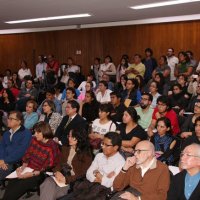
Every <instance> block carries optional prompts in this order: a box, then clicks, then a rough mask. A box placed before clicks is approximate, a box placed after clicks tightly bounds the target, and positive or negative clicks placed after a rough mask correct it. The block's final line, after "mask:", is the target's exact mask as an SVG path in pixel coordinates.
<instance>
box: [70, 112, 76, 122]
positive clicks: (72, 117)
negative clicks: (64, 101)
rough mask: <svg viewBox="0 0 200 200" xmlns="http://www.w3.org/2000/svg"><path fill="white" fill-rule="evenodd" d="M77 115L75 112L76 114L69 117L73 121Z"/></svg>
mask: <svg viewBox="0 0 200 200" xmlns="http://www.w3.org/2000/svg"><path fill="white" fill-rule="evenodd" d="M76 115H77V113H76V114H75V115H73V116H71V117H70V116H69V118H70V119H71V121H72V120H73V119H74V117H76Z"/></svg>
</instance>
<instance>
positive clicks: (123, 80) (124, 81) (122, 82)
mask: <svg viewBox="0 0 200 200" xmlns="http://www.w3.org/2000/svg"><path fill="white" fill-rule="evenodd" d="M120 82H121V84H122V85H126V79H125V78H124V77H123V76H122V77H121V80H120Z"/></svg>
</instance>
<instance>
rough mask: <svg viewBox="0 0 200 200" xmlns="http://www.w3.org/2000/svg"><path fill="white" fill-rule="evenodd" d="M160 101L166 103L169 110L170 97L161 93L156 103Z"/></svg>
mask: <svg viewBox="0 0 200 200" xmlns="http://www.w3.org/2000/svg"><path fill="white" fill-rule="evenodd" d="M159 102H161V103H163V104H166V106H167V107H168V109H167V110H168V111H169V110H171V103H170V99H169V97H168V96H165V95H162V96H159V97H158V98H157V104H158V103H159Z"/></svg>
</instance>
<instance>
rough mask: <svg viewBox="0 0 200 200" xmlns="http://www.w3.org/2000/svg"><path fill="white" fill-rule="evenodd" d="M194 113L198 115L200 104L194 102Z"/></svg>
mask: <svg viewBox="0 0 200 200" xmlns="http://www.w3.org/2000/svg"><path fill="white" fill-rule="evenodd" d="M194 113H195V114H200V102H196V103H195V105H194Z"/></svg>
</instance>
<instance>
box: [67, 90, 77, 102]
mask: <svg viewBox="0 0 200 200" xmlns="http://www.w3.org/2000/svg"><path fill="white" fill-rule="evenodd" d="M67 90H69V91H71V92H72V94H73V95H74V99H77V95H76V90H75V89H74V88H72V87H68V88H67V89H66V93H67Z"/></svg>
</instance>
